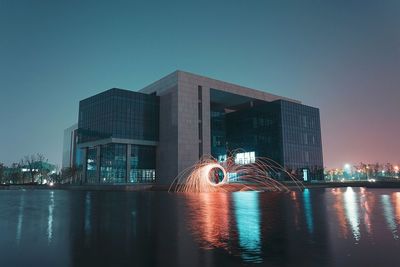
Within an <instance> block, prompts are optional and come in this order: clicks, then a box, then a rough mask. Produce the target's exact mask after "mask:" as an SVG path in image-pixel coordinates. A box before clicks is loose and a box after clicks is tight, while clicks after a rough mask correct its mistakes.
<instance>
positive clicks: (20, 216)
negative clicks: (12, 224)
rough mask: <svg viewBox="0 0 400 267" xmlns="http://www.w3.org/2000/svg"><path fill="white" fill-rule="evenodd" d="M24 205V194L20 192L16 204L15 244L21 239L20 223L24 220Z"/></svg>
mask: <svg viewBox="0 0 400 267" xmlns="http://www.w3.org/2000/svg"><path fill="white" fill-rule="evenodd" d="M24 207H25V194H24V192H22V193H21V197H20V200H19V206H18V220H17V231H16V237H15V239H16V240H17V244H19V243H20V241H21V233H22V224H23V222H24Z"/></svg>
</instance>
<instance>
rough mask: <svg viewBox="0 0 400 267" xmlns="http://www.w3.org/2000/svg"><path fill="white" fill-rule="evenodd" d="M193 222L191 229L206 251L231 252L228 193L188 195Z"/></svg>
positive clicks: (190, 225)
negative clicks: (215, 249) (222, 249)
mask: <svg viewBox="0 0 400 267" xmlns="http://www.w3.org/2000/svg"><path fill="white" fill-rule="evenodd" d="M186 197H187V200H188V204H189V208H190V217H191V220H192V221H191V222H190V223H189V228H190V229H191V231H192V232H193V233H194V234H195V236H196V238H197V239H198V241H200V243H201V244H202V247H203V248H205V249H212V248H215V247H220V248H224V249H227V250H229V248H230V247H229V246H228V242H229V239H230V238H231V237H232V236H230V234H229V231H230V230H231V229H230V227H229V225H230V222H229V219H230V218H229V212H230V203H229V197H230V195H229V194H228V193H223V192H220V193H199V194H190V193H188V194H186Z"/></svg>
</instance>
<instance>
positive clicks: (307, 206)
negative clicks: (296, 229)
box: [303, 188, 314, 234]
mask: <svg viewBox="0 0 400 267" xmlns="http://www.w3.org/2000/svg"><path fill="white" fill-rule="evenodd" d="M303 202H304V213H305V215H306V222H307V229H308V232H309V233H310V234H312V233H313V232H314V222H313V212H312V206H311V194H310V190H309V189H307V188H306V189H304V192H303Z"/></svg>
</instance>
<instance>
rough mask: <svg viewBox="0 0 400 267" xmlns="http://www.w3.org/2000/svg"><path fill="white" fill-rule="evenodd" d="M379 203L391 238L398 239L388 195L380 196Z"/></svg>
mask: <svg viewBox="0 0 400 267" xmlns="http://www.w3.org/2000/svg"><path fill="white" fill-rule="evenodd" d="M381 202H382V206H383V214H384V216H385V220H386V223H387V225H388V227H389V230H390V231H391V232H392V235H393V238H394V239H398V238H399V236H398V233H397V225H396V222H395V220H394V216H393V214H394V210H393V206H392V203H391V202H390V198H389V195H382V196H381Z"/></svg>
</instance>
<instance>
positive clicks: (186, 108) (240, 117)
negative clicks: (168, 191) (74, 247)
mask: <svg viewBox="0 0 400 267" xmlns="http://www.w3.org/2000/svg"><path fill="white" fill-rule="evenodd" d="M76 147H77V149H78V150H80V151H82V157H81V158H82V159H81V161H80V164H81V165H82V166H83V169H84V170H85V171H84V177H85V178H84V179H85V182H87V183H140V182H145V183H148V182H152V183H153V182H156V183H158V184H170V183H171V182H172V181H173V180H174V178H175V177H176V176H177V175H178V174H179V173H180V172H182V171H183V170H185V169H187V168H188V167H190V166H192V165H193V164H194V163H196V162H197V161H198V160H199V158H201V157H202V156H203V155H212V156H214V157H215V158H216V159H219V160H224V159H225V158H226V155H228V154H229V153H230V151H235V150H237V149H240V150H241V151H242V152H243V153H238V154H237V155H236V156H235V157H236V159H237V160H239V161H241V162H242V163H246V162H251V161H252V160H254V158H255V157H268V158H270V159H272V160H274V161H276V162H277V163H279V164H280V165H282V166H283V167H284V168H285V169H286V170H289V171H290V172H291V173H293V174H297V175H298V176H299V177H300V178H304V180H315V179H323V158H322V144H321V128H320V117H319V110H318V109H317V108H313V107H309V106H305V105H302V104H301V103H300V101H297V100H293V99H289V98H286V97H281V96H277V95H273V94H269V93H266V92H263V91H260V90H255V89H251V88H247V87H243V86H239V85H235V84H231V83H227V82H223V81H218V80H215V79H211V78H207V77H203V76H199V75H195V74H191V73H188V72H184V71H175V72H173V73H171V74H169V75H168V76H166V77H164V78H162V79H160V80H158V81H156V82H154V83H152V84H150V85H149V86H147V87H145V88H143V89H141V90H139V91H137V92H134V91H128V90H122V89H116V88H113V89H110V90H107V91H105V92H103V93H100V94H97V95H95V96H92V97H89V98H87V99H84V100H82V101H80V104H79V120H78V139H77V146H76ZM71 153H76V152H74V151H73V150H72V152H71ZM67 154H68V153H67ZM276 178H277V179H285V177H284V176H281V177H276Z"/></svg>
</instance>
